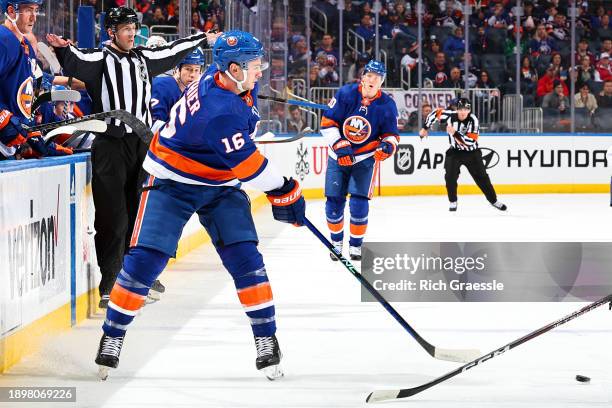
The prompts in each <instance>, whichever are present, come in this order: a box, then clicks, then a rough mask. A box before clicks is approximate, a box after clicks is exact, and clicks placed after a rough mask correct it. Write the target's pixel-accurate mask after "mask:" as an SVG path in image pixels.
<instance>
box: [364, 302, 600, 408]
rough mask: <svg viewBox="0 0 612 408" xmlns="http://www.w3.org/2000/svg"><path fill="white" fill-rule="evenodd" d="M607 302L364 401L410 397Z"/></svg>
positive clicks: (379, 392) (381, 391)
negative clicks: (419, 382) (416, 382)
mask: <svg viewBox="0 0 612 408" xmlns="http://www.w3.org/2000/svg"><path fill="white" fill-rule="evenodd" d="M608 302H612V294H610V295H608V296H606V297H604V298H601V299H599V300H598V301H596V302H593V303H591V304H589V305H587V306H585V307H583V308H582V309H580V310H577V311H575V312H574V313H571V314H569V315H567V316H565V317H563V318H561V319H559V320H556V321H554V322H552V323H549V324H547V325H546V326H544V327H541V328H539V329H537V330H535V331H532V332H531V333H529V334H527V335H525V336H523V337H521V338H520V339H517V340H514V341H512V342H510V343H508V344H506V345H505V346H502V347H500V348H498V349H496V350H493V351H491V352H490V353H487V354H485V355H483V356H480V357H478V358H477V359H475V360H473V361H470V362H469V363H467V364H465V365H463V366H461V367H459V368H457V369H456V370H453V371H451V372H449V373H446V374H444V375H443V376H441V377H438V378H436V379H434V380H431V381H429V382H427V383H425V384H422V385H419V386H418V387H413V388H403V389H395V390H380V391H373V392H371V393H370V395H368V397H367V398H366V402H379V401H386V400H393V399H399V398H406V397H411V396H413V395H415V394H418V393H420V392H422V391H425V390H426V389H428V388H431V387H433V386H434V385H437V384H440V383H441V382H444V381H446V380H448V379H450V378H453V377H454V376H456V375H459V374H461V373H463V372H465V371H467V370H469V369H471V368H474V367H476V366H479V365H481V364H482V363H484V362H485V361H488V360H490V359H492V358H493V357H497V356H499V355H500V354H504V353H505V352H506V351H509V350H512V349H513V348H515V347H518V346H520V345H521V344H523V343H525V342H527V341H529V340H531V339H534V338H536V337H538V336H540V335H542V334H544V333H546V332H549V331H551V330H552V329H554V328H555V327H559V326H561V325H563V324H565V323H567V322H569V321H571V320H574V319H575V318H577V317H579V316H582V315H583V314H585V313H587V312H590V311H591V310H593V309H596V308H598V307H599V306H602V305H605V304H606V303H608Z"/></svg>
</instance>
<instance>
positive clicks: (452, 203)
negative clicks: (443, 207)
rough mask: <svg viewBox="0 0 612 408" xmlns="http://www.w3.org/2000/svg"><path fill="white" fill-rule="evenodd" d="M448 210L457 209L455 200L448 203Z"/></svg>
mask: <svg viewBox="0 0 612 408" xmlns="http://www.w3.org/2000/svg"><path fill="white" fill-rule="evenodd" d="M448 211H457V202H456V201H452V202H451V203H450V204H449V205H448Z"/></svg>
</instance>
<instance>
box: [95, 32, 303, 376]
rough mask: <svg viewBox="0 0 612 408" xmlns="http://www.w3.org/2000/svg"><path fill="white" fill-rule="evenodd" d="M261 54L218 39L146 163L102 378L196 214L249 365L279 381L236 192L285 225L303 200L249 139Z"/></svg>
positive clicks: (112, 308)
mask: <svg viewBox="0 0 612 408" xmlns="http://www.w3.org/2000/svg"><path fill="white" fill-rule="evenodd" d="M263 55H264V52H263V46H262V44H261V43H260V41H259V40H257V39H256V38H255V37H253V36H252V35H251V34H249V33H246V32H242V31H230V32H226V33H224V34H222V35H221V36H220V37H219V38H218V39H217V41H216V43H215V45H214V48H213V62H214V64H215V65H216V67H217V69H218V72H217V73H215V74H214V76H202V77H200V78H199V79H198V80H196V81H194V82H193V83H192V84H191V85H190V86H189V87H188V88H187V90H186V91H185V92H184V93H183V95H182V97H181V98H180V99H179V101H178V102H177V103H176V104H175V105H174V106H173V107H172V110H171V112H170V119H169V120H168V122H167V123H166V125H165V126H164V127H163V128H162V129H161V130H160V131H159V132H157V133H156V134H155V136H154V138H153V140H152V141H151V146H150V148H149V151H148V153H147V157H146V159H145V162H144V164H143V168H144V169H145V170H146V171H147V172H148V173H149V174H150V177H149V179H148V180H147V182H146V185H145V187H144V191H143V194H142V196H141V201H140V207H139V210H138V218H137V220H136V225H135V227H134V231H133V233H132V239H131V243H130V246H131V248H130V250H129V252H128V254H127V255H126V256H125V258H124V260H123V268H122V270H121V272H120V273H119V276H118V277H117V281H116V283H115V286H114V287H113V289H112V291H111V294H110V302H109V303H108V310H107V313H106V320H105V321H104V325H103V331H104V334H103V336H102V339H101V340H100V346H99V349H98V354H97V357H96V363H97V364H98V365H99V366H100V373H99V374H100V376H101V378H105V377H106V375H107V373H108V368H109V367H112V368H115V367H117V365H118V364H119V354H120V351H121V347H122V345H123V340H124V336H125V333H126V329H127V326H128V324H129V323H130V322H131V321H132V320H133V319H134V316H135V315H136V314H137V312H138V310H139V309H140V308H141V307H142V304H143V302H144V298H145V297H146V295H147V292H148V291H149V288H150V286H151V284H152V283H153V281H154V280H155V279H156V278H157V276H158V275H159V274H160V273H161V272H162V270H163V269H164V268H165V267H166V264H167V262H168V259H169V258H170V257H173V256H174V254H175V251H176V248H177V243H178V240H179V238H180V236H181V232H182V230H183V227H184V225H185V223H186V222H187V221H188V220H189V219H190V218H191V216H192V215H193V214H194V213H197V214H198V216H199V219H200V222H201V224H202V225H203V226H204V228H205V229H206V231H207V232H208V234H209V235H210V237H211V241H212V244H213V245H214V247H215V249H216V250H217V253H218V254H219V256H220V258H221V261H222V263H223V265H224V266H225V268H226V269H227V270H228V272H229V273H230V274H231V275H232V278H233V280H234V284H235V286H236V290H237V292H238V299H239V300H240V302H241V303H242V305H243V307H244V311H245V312H246V315H247V317H248V319H249V321H250V324H251V329H252V331H253V335H254V337H255V346H256V350H257V358H256V361H255V364H256V368H257V369H258V370H262V371H264V373H265V374H266V376H267V377H268V378H270V379H275V378H278V377H280V376H282V371H281V370H280V366H279V364H280V360H281V352H280V347H279V344H278V341H277V339H276V335H275V333H276V321H275V311H274V301H273V297H272V289H271V286H270V283H269V281H268V277H267V274H266V267H265V265H264V262H263V257H262V255H261V254H260V253H259V251H258V250H257V243H258V237H257V232H256V230H255V225H254V222H253V218H252V216H251V211H250V204H249V199H248V196H247V195H246V193H245V192H244V191H243V190H241V188H240V186H241V183H243V182H244V183H247V184H249V185H250V186H251V187H254V188H256V189H259V190H261V191H264V192H266V195H267V197H268V199H269V200H270V202H271V204H272V214H273V216H274V218H275V219H276V220H278V221H282V222H287V223H291V224H296V225H301V224H303V222H304V212H305V202H304V198H303V197H302V194H301V189H300V186H299V184H298V182H297V181H295V180H293V179H291V178H289V179H287V178H284V177H282V176H281V175H280V174H279V173H278V172H277V170H276V169H275V168H274V167H273V166H272V165H271V164H270V163H269V162H268V160H267V159H266V158H265V157H264V156H263V155H262V154H261V153H260V152H259V151H258V150H257V147H256V146H255V144H254V142H253V140H252V138H253V137H254V136H255V131H256V129H257V122H258V121H259V112H258V110H257V104H256V100H255V99H254V98H253V96H252V94H251V92H250V91H251V90H252V89H253V88H254V87H255V83H256V82H257V80H258V79H260V78H261V77H262V70H263V69H265V63H264V62H262V57H263Z"/></svg>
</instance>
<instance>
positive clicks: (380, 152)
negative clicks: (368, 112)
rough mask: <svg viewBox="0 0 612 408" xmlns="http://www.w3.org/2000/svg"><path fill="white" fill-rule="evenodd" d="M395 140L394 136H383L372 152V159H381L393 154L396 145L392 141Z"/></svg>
mask: <svg viewBox="0 0 612 408" xmlns="http://www.w3.org/2000/svg"><path fill="white" fill-rule="evenodd" d="M396 140H397V139H395V136H389V137H386V138H384V139H383V141H382V142H381V143H380V146H379V147H378V149H376V151H375V152H374V159H375V160H378V161H383V160H386V159H388V158H389V157H391V156H393V154H394V153H395V146H396V145H395V143H393V142H394V141H396Z"/></svg>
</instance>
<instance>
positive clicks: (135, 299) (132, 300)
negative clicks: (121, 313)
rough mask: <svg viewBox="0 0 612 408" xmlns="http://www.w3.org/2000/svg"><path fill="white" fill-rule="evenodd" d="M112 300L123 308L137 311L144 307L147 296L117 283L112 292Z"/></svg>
mask: <svg viewBox="0 0 612 408" xmlns="http://www.w3.org/2000/svg"><path fill="white" fill-rule="evenodd" d="M110 301H111V302H113V303H114V304H116V305H117V306H119V307H120V308H122V309H125V310H131V311H134V312H135V311H137V310H139V309H140V308H141V307H142V305H143V304H144V301H145V297H144V296H143V295H139V294H138V293H134V292H130V291H129V290H127V289H125V288H124V287H121V286H119V285H118V284H116V283H115V285H114V286H113V290H112V291H111V294H110Z"/></svg>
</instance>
